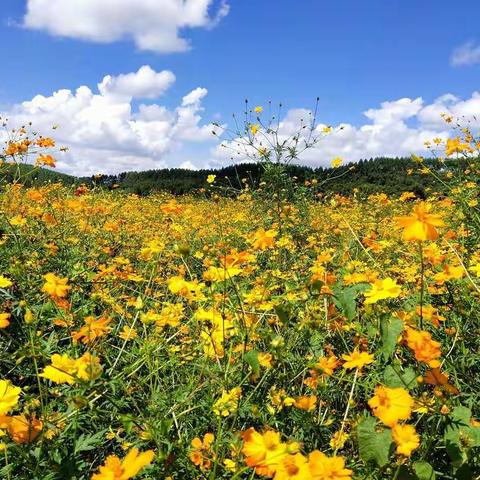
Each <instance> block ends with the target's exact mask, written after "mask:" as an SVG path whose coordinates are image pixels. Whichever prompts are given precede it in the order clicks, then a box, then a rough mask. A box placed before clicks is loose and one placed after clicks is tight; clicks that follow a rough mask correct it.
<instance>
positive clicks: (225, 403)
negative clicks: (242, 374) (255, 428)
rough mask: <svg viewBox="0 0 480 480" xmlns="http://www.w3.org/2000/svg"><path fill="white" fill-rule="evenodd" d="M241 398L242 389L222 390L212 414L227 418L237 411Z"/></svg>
mask: <svg viewBox="0 0 480 480" xmlns="http://www.w3.org/2000/svg"><path fill="white" fill-rule="evenodd" d="M241 396H242V389H241V388H240V387H234V388H232V389H231V390H223V392H222V396H221V397H220V398H219V399H218V400H217V401H216V402H215V403H214V405H213V413H215V415H218V416H222V417H228V415H230V414H232V413H234V412H236V411H237V408H238V401H239V400H240V397H241Z"/></svg>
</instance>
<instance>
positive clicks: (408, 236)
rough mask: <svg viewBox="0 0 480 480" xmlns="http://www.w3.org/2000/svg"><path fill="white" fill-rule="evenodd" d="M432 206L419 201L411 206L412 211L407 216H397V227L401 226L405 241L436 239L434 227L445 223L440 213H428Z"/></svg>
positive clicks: (436, 234)
mask: <svg viewBox="0 0 480 480" xmlns="http://www.w3.org/2000/svg"><path fill="white" fill-rule="evenodd" d="M431 209H432V206H431V205H430V204H429V203H425V202H420V203H418V204H417V205H415V206H414V207H413V212H412V214H411V215H410V216H408V217H397V218H396V219H395V220H396V222H397V225H398V226H399V227H403V239H404V240H407V241H420V242H422V241H425V240H436V239H437V238H438V232H437V230H436V227H443V226H444V225H445V224H444V222H443V220H442V218H441V216H440V215H436V214H433V213H430V210H431Z"/></svg>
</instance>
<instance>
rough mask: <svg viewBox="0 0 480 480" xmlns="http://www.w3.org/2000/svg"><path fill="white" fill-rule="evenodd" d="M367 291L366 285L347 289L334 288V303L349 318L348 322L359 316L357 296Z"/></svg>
mask: <svg viewBox="0 0 480 480" xmlns="http://www.w3.org/2000/svg"><path fill="white" fill-rule="evenodd" d="M363 290H365V286H364V285H354V286H352V287H347V288H340V287H336V288H334V296H333V301H334V302H335V305H336V307H337V308H338V309H340V310H341V311H342V313H343V314H344V315H345V317H347V319H348V321H350V322H351V321H352V320H353V319H354V318H355V315H356V314H357V302H356V300H355V299H356V298H357V295H358V294H359V293H360V292H361V291H363Z"/></svg>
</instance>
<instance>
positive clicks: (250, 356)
mask: <svg viewBox="0 0 480 480" xmlns="http://www.w3.org/2000/svg"><path fill="white" fill-rule="evenodd" d="M243 358H244V360H245V362H247V364H248V365H249V367H250V368H251V369H252V372H253V374H254V375H255V376H258V375H260V362H259V361H258V352H257V351H256V350H250V351H249V352H247V353H246V354H245V356H244V357H243Z"/></svg>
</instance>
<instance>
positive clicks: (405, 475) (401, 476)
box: [395, 465, 417, 480]
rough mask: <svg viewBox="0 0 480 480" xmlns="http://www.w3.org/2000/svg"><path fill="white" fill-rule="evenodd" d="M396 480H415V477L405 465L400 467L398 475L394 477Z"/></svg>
mask: <svg viewBox="0 0 480 480" xmlns="http://www.w3.org/2000/svg"><path fill="white" fill-rule="evenodd" d="M395 478H396V479H397V480H417V478H416V477H415V475H414V474H413V473H412V472H411V471H410V470H409V469H408V467H407V466H406V465H402V466H401V467H400V468H399V470H398V474H397V475H396V476H395Z"/></svg>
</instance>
